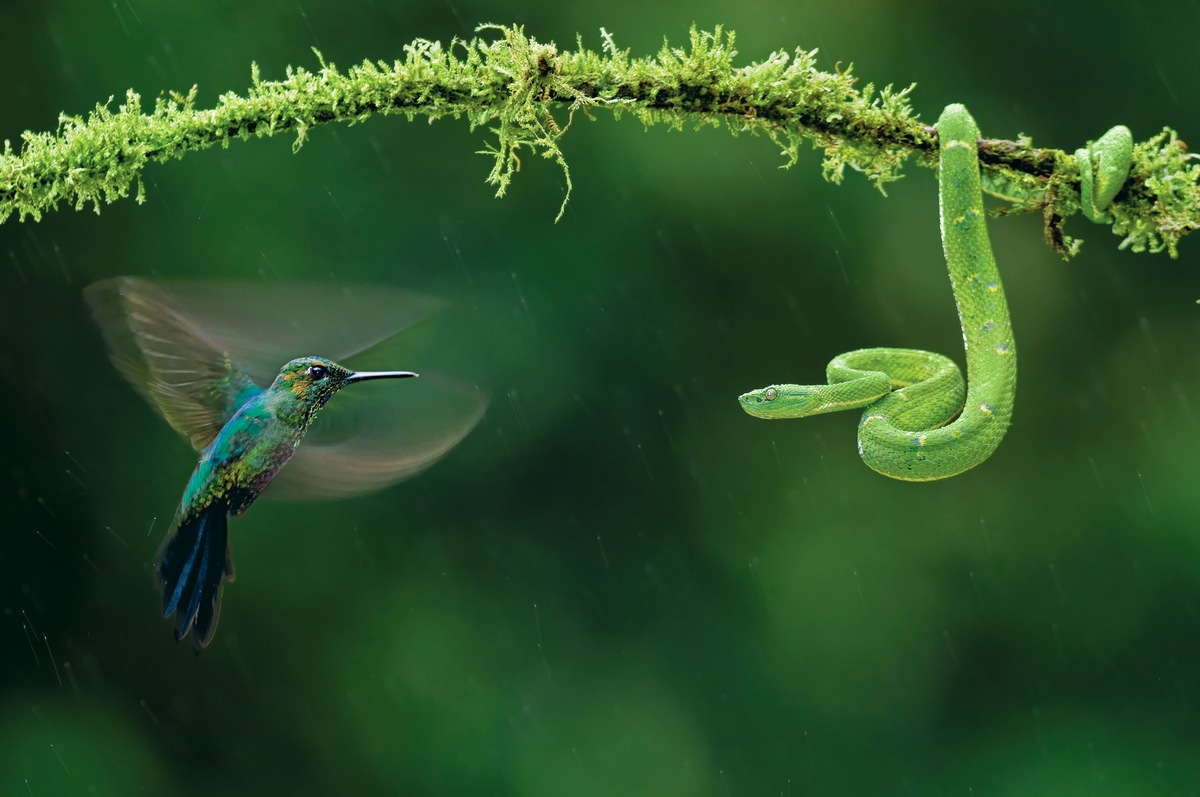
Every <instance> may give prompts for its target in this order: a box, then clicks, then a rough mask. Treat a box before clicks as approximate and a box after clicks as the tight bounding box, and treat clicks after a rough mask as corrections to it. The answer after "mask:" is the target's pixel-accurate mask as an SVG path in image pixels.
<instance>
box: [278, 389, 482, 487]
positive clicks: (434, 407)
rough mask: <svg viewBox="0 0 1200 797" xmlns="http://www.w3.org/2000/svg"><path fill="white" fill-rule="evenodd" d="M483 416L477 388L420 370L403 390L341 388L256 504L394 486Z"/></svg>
mask: <svg viewBox="0 0 1200 797" xmlns="http://www.w3.org/2000/svg"><path fill="white" fill-rule="evenodd" d="M485 409H487V398H486V396H485V395H484V394H483V393H482V392H481V391H480V390H479V389H478V388H477V387H475V386H474V385H468V384H466V383H463V382H459V381H458V380H455V379H451V378H450V377H446V376H442V375H440V374H433V373H430V372H429V371H428V370H427V369H424V368H422V369H421V378H420V379H408V380H405V382H404V384H403V385H394V384H387V383H386V382H378V383H374V384H364V385H355V386H354V387H350V388H347V389H345V390H342V391H340V392H339V393H338V395H337V397H336V398H334V399H333V400H332V401H330V402H329V405H328V406H327V407H325V409H323V410H321V414H320V415H318V416H317V419H316V421H315V422H314V423H313V425H312V428H311V429H309V430H308V433H307V434H306V435H305V436H304V441H303V442H302V443H301V444H300V447H299V448H297V449H296V453H295V455H294V456H293V457H292V458H291V460H289V461H288V464H287V465H286V466H285V467H284V468H283V470H281V471H280V472H279V475H278V476H276V477H275V479H274V480H273V481H272V482H271V486H270V487H268V488H267V490H266V492H264V493H263V497H264V498H284V499H317V498H344V497H347V496H351V495H358V494H360V493H367V492H371V491H373V490H378V489H381V488H383V487H387V486H389V485H392V484H395V483H396V482H399V481H402V480H403V479H407V478H408V477H410V476H413V475H415V474H416V473H418V472H419V471H422V470H424V469H425V468H427V467H429V466H430V465H432V464H433V463H434V462H436V461H437V460H438V459H440V458H441V457H442V455H444V454H446V453H447V452H449V451H450V449H452V448H454V446H456V445H457V444H458V442H459V441H460V440H462V439H463V438H464V437H466V436H467V433H468V432H470V431H471V429H473V428H474V427H475V424H477V423H478V422H479V419H480V418H482V417H483V413H484V410H485Z"/></svg>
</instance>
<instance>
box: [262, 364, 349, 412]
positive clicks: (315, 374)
mask: <svg viewBox="0 0 1200 797" xmlns="http://www.w3.org/2000/svg"><path fill="white" fill-rule="evenodd" d="M353 373H354V372H353V371H351V370H349V369H348V368H343V367H342V366H340V365H338V364H337V363H335V362H334V361H333V360H327V359H325V358H324V357H297V358H296V359H295V360H292V361H290V362H288V363H285V364H284V366H283V367H282V368H280V369H279V375H278V376H276V377H275V382H274V383H273V384H272V385H271V389H272V390H277V391H286V392H288V393H290V394H291V395H292V396H294V397H295V398H296V399H298V400H299V401H300V402H301V403H303V404H305V405H308V406H310V407H323V406H324V405H325V402H326V401H329V397H330V396H332V395H333V394H334V393H336V392H338V390H340V389H341V387H342V385H344V384H345V383H346V379H347V378H348V377H349V376H350V375H351V374H353Z"/></svg>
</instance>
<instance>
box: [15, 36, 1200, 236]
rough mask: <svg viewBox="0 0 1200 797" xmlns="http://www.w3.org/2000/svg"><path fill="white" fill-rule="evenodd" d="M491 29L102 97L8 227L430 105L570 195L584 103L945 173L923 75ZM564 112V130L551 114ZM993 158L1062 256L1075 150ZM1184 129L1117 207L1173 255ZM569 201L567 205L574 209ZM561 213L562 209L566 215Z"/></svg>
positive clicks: (1122, 218) (42, 140)
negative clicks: (265, 141) (233, 150)
mask: <svg viewBox="0 0 1200 797" xmlns="http://www.w3.org/2000/svg"><path fill="white" fill-rule="evenodd" d="M480 31H484V32H488V33H493V32H494V33H497V34H498V36H496V37H495V38H494V39H492V40H490V41H489V40H484V39H480V38H475V39H472V40H471V41H462V40H459V39H455V40H453V41H452V42H451V43H450V45H449V46H448V47H445V48H444V47H443V46H442V45H441V44H440V43H439V42H434V41H427V40H424V39H418V40H416V41H414V42H413V43H411V44H409V45H407V46H405V48H404V58H403V59H402V60H397V61H395V62H393V63H391V64H388V63H385V62H382V61H379V62H371V61H364V62H363V63H362V64H359V65H358V66H354V67H351V68H350V69H348V70H346V71H345V72H342V71H340V70H339V69H338V68H337V67H335V66H334V65H333V64H330V63H326V62H325V61H324V59H323V58H321V56H320V54H319V53H317V57H318V61H319V63H320V70H319V71H316V72H310V71H308V70H305V69H303V68H299V67H296V68H290V67H289V68H288V70H287V76H286V78H285V79H284V80H280V81H266V80H263V79H262V78H261V76H260V74H259V71H258V67H257V65H255V66H253V67H252V69H251V79H252V85H251V86H250V89H249V90H248V91H247V92H246V96H244V97H243V96H240V95H238V94H235V93H232V92H230V93H227V94H224V95H222V96H221V97H220V98H219V99H218V102H217V105H216V107H215V108H211V109H201V108H197V107H196V96H197V89H196V88H195V87H193V88H192V90H191V91H190V92H189V93H188V94H186V95H182V94H179V93H176V92H171V93H169V94H168V95H166V96H160V97H159V98H158V99H157V100H156V101H155V104H154V110H153V111H152V112H150V113H149V114H143V113H142V107H141V97H140V96H139V95H138V94H137V93H136V92H134V91H132V90H130V91H128V92H126V95H125V101H124V103H122V104H120V105H118V106H117V108H116V110H115V111H114V110H112V109H111V107H110V106H111V105H112V103H113V99H112V98H111V97H110V98H109V101H108V102H107V103H105V104H103V105H98V106H97V107H96V109H95V110H94V111H92V112H91V114H89V116H88V118H87V119H86V120H85V119H84V118H82V117H79V116H66V115H62V116H60V117H59V125H58V130H57V132H56V133H31V132H26V133H24V134H23V135H22V136H21V148H20V152H19V153H18V152H14V150H13V149H12V146H11V144H10V142H9V141H7V140H5V142H4V151H3V153H0V223H2V222H3V221H4V220H6V219H8V218H9V217H10V216H11V215H13V214H16V215H17V216H18V218H19V219H20V220H22V221H24V220H25V219H26V218H33V219H34V220H38V219H40V218H41V216H42V214H43V213H46V212H48V211H50V210H53V209H55V208H57V207H58V205H59V203H60V202H64V203H67V204H69V205H72V206H73V207H74V208H75V209H76V210H80V209H83V208H84V207H86V206H87V205H88V204H91V205H92V207H93V208H94V209H95V210H96V212H97V213H98V212H99V211H100V207H101V205H102V204H106V203H110V202H113V201H115V200H117V199H121V198H124V197H126V196H128V195H129V194H130V191H131V190H132V191H133V192H134V195H135V198H136V199H137V201H138V202H139V203H140V202H143V201H144V200H145V186H144V184H143V182H142V170H143V169H144V168H145V166H146V164H147V163H149V162H163V161H167V160H170V159H172V158H181V157H183V156H184V154H185V153H187V152H196V151H200V150H202V149H207V148H209V147H212V146H214V145H217V144H220V145H221V146H223V147H224V146H228V145H229V142H230V141H232V140H234V139H249V138H250V137H252V136H254V137H260V138H261V137H264V136H273V135H276V134H278V133H285V132H288V133H293V134H294V135H295V137H296V138H295V141H294V143H293V147H292V148H293V150H298V149H300V147H301V146H302V145H303V144H304V141H305V139H306V137H307V135H308V132H309V130H310V129H311V128H313V127H316V126H317V125H321V124H325V123H328V122H347V123H349V124H355V123H358V122H362V121H365V120H366V119H368V118H369V117H371V116H374V115H376V114H402V115H404V116H406V117H407V118H408V119H409V120H412V119H413V118H414V117H416V116H418V115H420V116H425V117H428V118H429V119H430V120H433V119H440V118H443V117H452V118H455V119H458V118H461V117H466V119H467V121H468V122H469V123H470V125H471V129H472V130H474V129H475V128H477V127H481V126H483V127H487V128H488V129H489V130H490V131H491V132H492V134H493V135H494V136H495V139H494V143H493V144H492V145H490V146H489V147H488V149H487V154H489V155H491V156H492V157H493V159H494V161H495V163H494V166H493V168H492V170H491V173H490V174H489V175H488V178H487V180H488V182H489V183H490V184H492V185H495V186H496V193H497V195H498V196H503V195H504V193H505V190H506V189H507V187H508V185H509V182H510V181H511V179H512V176H513V174H514V173H515V172H516V171H518V170H519V168H520V158H519V155H518V153H519V152H520V151H521V150H522V149H527V150H529V151H531V152H535V153H537V154H539V155H541V156H542V157H544V158H549V159H552V160H554V161H555V162H557V163H558V165H559V166H560V168H562V170H563V173H564V175H565V177H566V181H567V196H568V198H569V195H570V186H571V179H570V170H569V169H568V167H567V163H566V160H565V158H564V156H563V153H562V151H561V149H560V148H559V141H560V139H561V138H562V137H563V136H564V135H565V134H566V132H567V130H568V129H569V127H570V122H571V120H572V119H573V117H574V114H575V113H577V112H583V113H585V114H586V113H590V112H591V111H592V110H593V109H599V108H607V109H611V110H612V111H613V112H614V113H615V114H616V115H617V116H620V115H621V114H622V113H626V112H627V113H631V114H633V115H635V116H636V117H637V118H638V119H639V120H641V122H642V123H643V124H644V125H652V124H663V123H665V124H667V125H669V126H670V127H671V128H672V129H675V130H682V129H683V128H684V126H685V125H692V126H696V127H699V126H703V125H710V124H711V125H719V124H720V123H721V122H722V121H724V123H725V125H726V126H727V127H728V129H729V130H730V132H732V133H734V134H735V135H736V134H738V133H740V132H749V133H751V134H759V133H761V134H764V135H766V136H767V137H769V138H770V139H771V140H772V141H773V142H774V143H776V144H777V145H778V146H779V147H780V149H781V150H782V154H783V156H784V164H783V165H784V166H785V167H790V166H792V165H794V164H795V163H796V162H797V161H798V159H799V157H800V149H801V145H802V144H806V143H811V145H812V146H813V147H814V148H817V149H820V150H822V151H823V153H824V164H823V171H824V176H825V178H826V179H828V180H831V181H833V182H835V183H836V182H840V181H841V179H842V177H843V174H844V172H845V169H846V167H850V168H851V169H854V170H856V171H859V172H862V173H863V174H865V175H866V176H867V178H868V179H870V180H871V181H872V182H873V183H874V184H875V185H876V186H877V187H878V188H879V189H880V190H881V191H882V190H883V188H884V186H885V184H886V183H887V182H889V181H891V180H896V179H899V177H900V169H901V167H902V165H903V163H904V161H905V159H906V158H907V157H909V156H910V155H915V156H917V158H918V163H919V164H920V165H923V166H926V167H936V153H937V138H936V133H935V131H934V130H933V128H932V127H930V126H926V125H923V124H921V123H920V122H919V121H917V119H916V118H915V116H914V114H913V112H912V108H911V107H910V106H909V104H908V95H909V93H910V92H911V91H912V88H913V87H912V86H909V87H908V88H905V89H902V90H899V91H896V90H893V88H892V87H891V86H887V87H885V88H883V89H882V90H876V89H875V87H874V86H873V85H872V84H867V85H866V86H864V87H863V88H862V89H861V90H860V89H858V88H856V87H855V84H856V83H857V78H855V77H853V76H852V74H851V69H850V68H849V67H848V68H846V69H845V70H841V69H838V70H837V71H834V72H821V71H818V70H817V69H816V68H815V62H816V51H815V50H813V51H811V52H810V51H804V50H797V51H796V52H795V53H794V54H789V53H787V52H783V51H776V52H774V53H771V54H770V55H768V56H767V57H766V58H765V59H764V60H763V61H761V62H757V63H752V64H750V65H748V66H740V67H739V66H735V65H734V62H733V59H734V56H735V55H736V54H737V51H736V50H735V49H734V36H733V34H732V33H728V34H726V33H724V32H723V31H722V30H721V28H719V27H718V28H717V29H716V30H714V31H713V32H711V33H708V32H703V31H698V30H695V29H693V30H692V32H691V41H690V48H689V49H686V50H685V49H678V48H671V47H669V46H667V45H666V44H664V45H663V48H662V49H661V50H660V51H659V52H658V54H657V55H656V56H654V57H652V58H632V57H631V56H630V54H629V51H628V50H619V49H617V47H616V45H615V44H614V43H613V39H612V37H611V36H610V35H609V34H608V33H607V32H606V31H604V30H603V29H601V36H602V39H603V45H602V48H601V51H600V52H595V51H590V50H587V49H585V48H584V47H583V44H582V41H579V42H577V48H576V49H575V50H573V51H568V52H562V53H560V52H559V51H558V50H557V48H556V47H555V46H554V45H553V44H542V43H539V42H537V41H536V40H534V39H532V38H530V37H528V36H526V35H525V33H524V30H523V29H522V28H520V27H499V26H492V25H487V26H483V27H481V28H480ZM564 108H565V109H566V115H565V120H564V121H563V123H562V124H560V123H559V121H558V120H556V118H555V116H554V111H556V110H557V111H559V113H560V116H561V114H562V111H563V109H564ZM980 157H981V159H982V161H983V164H984V168H985V170H986V171H985V177H986V178H988V183H989V185H990V186H993V187H996V186H1000V187H1001V189H1002V190H996V191H994V193H997V194H998V195H1002V196H1004V197H1005V198H1008V199H1009V200H1010V201H1011V202H1012V203H1013V204H1014V205H1015V206H1016V207H1017V209H1023V210H1030V209H1040V210H1042V211H1043V213H1044V215H1045V217H1046V229H1047V238H1048V240H1049V241H1050V242H1051V244H1052V245H1053V246H1055V248H1056V249H1058V250H1059V251H1062V252H1063V253H1064V254H1066V253H1069V252H1071V251H1073V247H1075V246H1077V242H1074V243H1073V242H1071V241H1070V240H1069V239H1067V238H1065V236H1063V234H1062V227H1061V225H1062V220H1063V219H1065V218H1066V217H1068V216H1070V215H1072V214H1073V213H1075V212H1077V211H1078V210H1079V169H1078V166H1077V165H1076V164H1075V161H1074V159H1073V158H1072V157H1071V156H1070V155H1069V154H1067V153H1064V152H1060V151H1058V150H1052V149H1036V148H1034V147H1033V146H1032V143H1031V142H1030V140H1029V139H1028V138H1022V139H1021V140H1019V141H1015V142H1014V141H992V140H984V141H982V142H981V146H980ZM1192 159H1193V156H1190V155H1188V154H1187V152H1186V147H1185V146H1184V145H1183V143H1182V142H1181V141H1179V140H1178V139H1177V136H1176V134H1175V133H1174V131H1172V130H1170V129H1164V130H1163V132H1162V133H1160V134H1159V135H1157V136H1155V137H1153V138H1151V139H1150V140H1149V141H1146V142H1143V143H1141V144H1138V145H1136V146H1135V149H1134V166H1133V170H1132V173H1131V175H1130V179H1129V182H1128V183H1127V185H1126V188H1125V190H1124V191H1122V192H1121V194H1120V195H1119V196H1118V198H1117V201H1116V203H1115V204H1114V205H1113V206H1112V207H1111V208H1110V212H1111V214H1112V216H1113V219H1114V223H1113V232H1114V233H1115V234H1117V235H1119V236H1122V237H1123V239H1124V240H1123V241H1122V243H1121V246H1122V247H1123V248H1125V247H1128V248H1131V249H1133V250H1134V251H1144V250H1149V251H1151V252H1159V251H1163V250H1167V251H1169V252H1170V254H1171V256H1172V257H1174V256H1175V255H1176V245H1177V243H1178V241H1179V239H1180V238H1181V237H1182V236H1183V235H1186V234H1187V233H1188V232H1190V231H1192V230H1194V229H1196V228H1197V227H1198V226H1200V166H1197V164H1195V163H1192V162H1191V161H1192ZM566 201H567V200H566V199H564V200H563V202H564V206H565V203H566ZM560 215H561V211H560Z"/></svg>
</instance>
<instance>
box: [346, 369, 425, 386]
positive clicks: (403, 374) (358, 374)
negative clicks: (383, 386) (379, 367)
mask: <svg viewBox="0 0 1200 797" xmlns="http://www.w3.org/2000/svg"><path fill="white" fill-rule="evenodd" d="M416 376H420V374H417V373H414V372H412V371H355V372H354V373H352V374H350V376H348V377H346V378H345V379H344V380H342V384H343V385H348V384H350V383H352V382H365V381H367V380H368V379H406V378H408V377H416Z"/></svg>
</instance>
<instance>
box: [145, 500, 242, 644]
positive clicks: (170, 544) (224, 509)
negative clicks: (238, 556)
mask: <svg viewBox="0 0 1200 797" xmlns="http://www.w3.org/2000/svg"><path fill="white" fill-rule="evenodd" d="M155 571H156V573H157V574H158V586H159V589H160V590H161V591H162V596H163V617H164V618H169V617H170V616H171V615H172V614H174V615H175V639H176V640H180V639H183V638H184V636H186V635H187V632H188V629H189V628H191V629H192V645H193V646H195V648H196V651H197V652H199V651H201V650H203V649H204V646H205V645H207V644H208V642H209V640H210V639H212V635H213V631H215V630H216V628H217V617H218V615H219V614H220V612H221V586H222V584H223V583H224V582H225V580H226V579H232V578H233V557H232V555H231V554H230V550H229V507H228V506H226V505H225V504H224V503H222V502H220V501H217V502H214V503H212V504H210V505H208V506H207V507H205V508H204V509H202V510H201V511H200V512H198V513H197V514H194V515H191V516H190V517H187V518H184V519H183V520H181V521H179V522H178V524H177V525H176V527H175V530H174V531H173V532H171V534H169V535H168V536H167V538H166V539H165V540H163V544H162V547H160V548H159V550H158V557H157V559H156V561H155Z"/></svg>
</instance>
